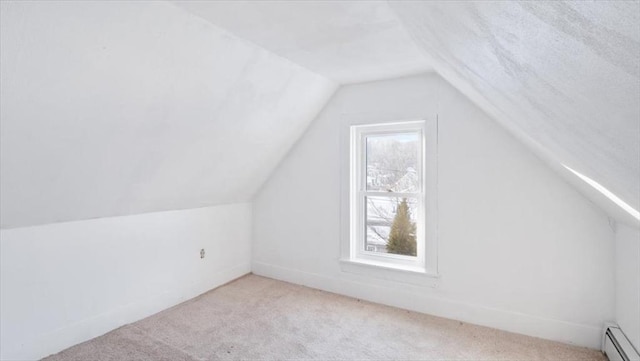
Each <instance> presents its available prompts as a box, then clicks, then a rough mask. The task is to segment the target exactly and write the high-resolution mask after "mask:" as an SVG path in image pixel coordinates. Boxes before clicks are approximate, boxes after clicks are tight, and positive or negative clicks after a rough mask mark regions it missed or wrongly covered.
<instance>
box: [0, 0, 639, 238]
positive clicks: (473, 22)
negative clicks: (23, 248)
mask: <svg viewBox="0 0 640 361" xmlns="http://www.w3.org/2000/svg"><path fill="white" fill-rule="evenodd" d="M1 6H2V8H1V19H0V26H1V29H0V36H1V38H0V40H1V42H0V65H1V66H0V72H1V73H0V77H1V79H2V81H1V82H0V95H1V105H2V106H1V107H0V151H1V153H0V160H1V168H0V171H1V182H0V187H1V188H0V191H1V194H2V197H1V200H0V211H1V220H2V222H1V223H2V227H19V226H26V225H34V224H43V223H51V222H58V221H69V220H78V219H86V218H95V217H104V216H115V215H126V214H133V213H141V212H148V211H157V210H167V209H179V208H190V207H198V206H205V205H212V204H221V203H227V202H236V201H244V200H250V199H251V197H252V196H253V194H254V193H255V192H256V190H257V189H258V188H259V187H260V185H261V184H262V183H263V182H264V181H265V180H266V178H267V177H268V176H269V174H270V172H271V171H272V170H273V168H274V167H275V166H276V165H277V163H278V162H279V160H280V159H281V158H282V157H283V156H284V154H285V153H286V152H287V150H288V149H289V148H290V147H291V145H292V144H293V143H294V142H295V141H296V139H297V138H298V137H299V136H300V135H301V134H302V132H303V131H304V129H305V128H306V126H307V125H308V124H309V123H310V122H311V121H312V119H313V118H314V117H315V115H316V114H317V113H318V111H319V110H320V109H321V108H322V106H323V105H324V104H325V103H326V101H327V100H328V99H329V97H330V96H331V94H332V93H333V92H334V90H335V89H336V87H337V86H338V85H339V84H345V83H353V82H363V81H371V80H377V79H383V78H389V77H396V76H402V75H408V74H413V73H419V72H424V71H430V70H435V71H437V72H438V73H440V74H441V75H442V76H443V77H445V79H447V80H448V81H449V82H451V83H452V84H453V85H454V86H456V87H457V88H458V89H459V90H460V91H461V92H463V93H464V94H465V95H467V96H468V97H469V98H471V99H472V100H473V101H474V102H475V103H476V104H477V105H479V106H480V107H481V108H482V109H484V110H485V111H486V112H488V113H489V114H491V115H492V116H493V117H494V118H495V119H496V120H497V121H498V122H500V123H501V124H502V125H503V126H505V127H506V128H507V129H508V130H510V131H511V132H512V133H513V134H514V135H515V136H516V137H518V138H519V139H521V140H522V141H523V142H524V143H525V144H527V145H529V146H530V147H531V149H532V150H533V151H534V152H536V153H537V154H538V155H539V156H540V157H541V158H543V159H544V160H546V161H547V162H548V163H549V164H550V166H552V167H554V168H557V169H559V171H560V172H561V171H562V166H563V165H566V166H568V167H571V168H572V169H574V170H575V171H577V172H579V173H580V174H583V175H585V176H587V177H589V178H591V179H593V180H594V181H597V182H598V183H599V184H601V185H602V186H603V187H605V188H607V189H608V190H610V191H611V192H613V193H615V194H616V195H617V196H618V197H620V198H621V199H623V200H624V201H625V202H627V203H628V204H630V205H631V206H632V207H634V208H635V209H636V210H637V209H638V208H640V102H639V101H638V99H640V25H639V24H640V2H561V1H557V2H522V3H520V2H471V1H461V2H451V1H447V2H444V1H442V2H440V1H406V2H404V1H390V2H383V1H332V2H328V1H176V2H138V1H131V2H106V1H104V2H100V1H96V2H58V1H51V2H7V1H3V2H2V3H1ZM564 176H566V177H567V180H568V181H570V182H572V183H573V184H576V185H578V184H581V182H582V180H581V179H580V178H579V177H576V176H575V174H574V173H570V172H565V173H564ZM587 188H588V187H587ZM589 192H593V190H586V193H587V195H588V196H589V195H591V194H592V193H589ZM598 197H599V196H598V195H597V194H596V195H594V196H593V199H594V201H595V202H596V203H598V204H599V205H601V206H603V208H605V209H613V208H615V207H613V208H612V207H611V205H610V204H607V202H609V201H608V200H606V199H605V200H603V199H600V198H598ZM614 213H615V212H614Z"/></svg>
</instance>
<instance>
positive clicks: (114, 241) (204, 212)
mask: <svg viewBox="0 0 640 361" xmlns="http://www.w3.org/2000/svg"><path fill="white" fill-rule="evenodd" d="M250 229H251V205H250V204H246V203H239V204H232V205H224V206H217V207H208V208H199V209H192V210H183V211H169V212H161V213H148V214H141V215H135V216H125V217H114V218H102V219H95V220H87V221H78V222H69V223H57V224H50V225H44V226H36V227H27V228H15V229H8V230H1V231H0V239H1V241H0V247H1V248H0V249H1V252H0V254H1V262H0V265H1V272H0V275H1V278H0V285H1V293H0V295H1V296H0V297H1V298H0V301H1V302H0V307H1V310H0V315H1V321H0V324H1V325H2V329H1V332H0V335H1V339H0V340H1V341H0V349H1V350H2V353H1V355H0V358H1V359H2V360H25V359H27V360H32V359H37V358H40V357H43V356H47V355H48V354H51V353H55V352H58V351H60V350H63V349H65V348H67V347H69V346H72V345H74V344H77V343H79V342H82V341H85V340H88V339H90V338H93V337H96V336H98V335H100V334H103V333H105V332H107V331H109V330H111V329H114V328H116V327H119V326H121V325H123V324H126V323H130V322H133V321H135V320H138V319H140V318H143V317H146V316H149V315H151V314H153V313H156V312H158V311H160V310H163V309H165V308H168V307H170V306H173V305H175V304H177V303H180V302H182V301H184V300H187V299H190V298H192V297H194V296H196V295H198V294H201V293H203V292H205V291H207V290H210V289H212V288H214V287H216V286H219V285H221V284H224V283H226V282H228V281H230V280H233V279H235V278H237V277H239V276H242V275H244V274H246V273H248V272H250V256H251V248H250V246H251V243H250V242H251V234H250ZM201 248H204V249H205V250H206V256H205V258H204V259H200V249H201Z"/></svg>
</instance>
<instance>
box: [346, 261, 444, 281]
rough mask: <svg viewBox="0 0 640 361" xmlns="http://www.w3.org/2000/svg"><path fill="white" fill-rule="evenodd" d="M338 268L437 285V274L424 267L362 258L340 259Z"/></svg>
mask: <svg viewBox="0 0 640 361" xmlns="http://www.w3.org/2000/svg"><path fill="white" fill-rule="evenodd" d="M340 269H341V270H342V271H343V272H348V273H355V274H358V275H363V276H369V277H374V278H380V279H384V280H389V281H394V282H400V283H407V284H411V285H417V286H426V287H437V286H438V278H439V276H438V275H436V274H431V273H427V272H426V271H425V270H424V268H415V267H408V266H403V265H395V264H390V263H389V262H374V261H364V260H351V259H341V260H340Z"/></svg>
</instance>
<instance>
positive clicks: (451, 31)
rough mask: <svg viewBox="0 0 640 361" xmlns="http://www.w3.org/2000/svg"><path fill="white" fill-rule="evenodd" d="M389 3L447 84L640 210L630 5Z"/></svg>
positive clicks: (636, 19)
mask: <svg viewBox="0 0 640 361" xmlns="http://www.w3.org/2000/svg"><path fill="white" fill-rule="evenodd" d="M390 5H391V7H392V8H393V9H394V10H395V11H396V13H397V14H398V16H399V18H400V19H402V21H403V23H404V24H405V26H406V28H407V30H408V31H409V32H410V33H411V34H412V36H413V38H414V40H415V41H416V43H417V44H418V45H419V46H420V47H422V48H423V49H424V51H425V53H426V54H429V56H430V57H431V62H432V64H433V65H434V68H436V70H437V71H438V72H440V73H441V74H442V75H443V76H444V77H445V78H447V80H449V81H450V82H451V83H453V85H454V86H456V87H458V88H459V89H460V90H462V91H463V92H465V93H466V94H467V95H468V96H470V98H472V99H473V100H474V101H476V103H478V104H479V105H480V106H481V107H483V108H484V109H485V110H487V111H488V112H489V113H491V114H492V115H493V116H494V117H495V118H496V119H497V120H498V121H500V122H501V123H502V124H503V125H505V126H506V127H507V128H509V129H510V130H512V131H513V132H514V133H516V134H517V135H519V136H520V137H521V138H522V139H525V140H526V142H527V143H529V144H530V145H531V144H532V145H533V146H534V148H535V149H536V150H539V153H540V154H542V155H543V158H545V159H547V160H549V159H550V160H551V161H552V162H556V163H558V164H563V165H566V166H569V167H571V168H572V169H574V170H576V171H578V172H579V173H581V174H584V175H586V176H587V177H589V178H591V179H593V180H594V181H596V182H597V183H599V184H601V185H602V186H604V187H605V188H607V189H608V190H610V191H611V192H613V193H614V194H615V195H617V196H618V197H620V198H621V199H622V200H624V201H625V202H626V203H628V204H630V205H631V206H632V207H634V208H635V209H636V210H638V209H640V100H639V99H640V2H637V1H635V2H605V1H600V2H598V1H576V2H562V1H544V2H543V1H540V2H513V1H504V2H472V1H464V2H435V1H434V2H426V1H406V2H401V1H393V2H390ZM572 177H575V176H574V175H573V174H572Z"/></svg>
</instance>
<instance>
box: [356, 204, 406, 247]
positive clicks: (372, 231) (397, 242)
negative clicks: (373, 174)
mask: <svg viewBox="0 0 640 361" xmlns="http://www.w3.org/2000/svg"><path fill="white" fill-rule="evenodd" d="M365 202H366V216H365V217H366V222H365V223H366V226H365V227H366V230H365V244H364V248H365V251H369V252H378V253H394V254H401V255H406V256H415V255H416V211H417V201H416V199H415V198H398V197H365Z"/></svg>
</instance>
